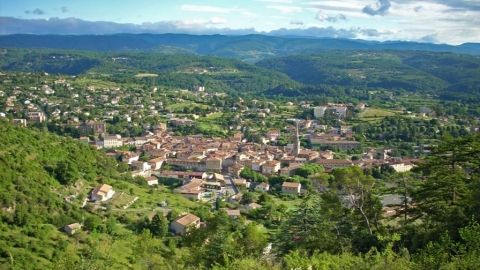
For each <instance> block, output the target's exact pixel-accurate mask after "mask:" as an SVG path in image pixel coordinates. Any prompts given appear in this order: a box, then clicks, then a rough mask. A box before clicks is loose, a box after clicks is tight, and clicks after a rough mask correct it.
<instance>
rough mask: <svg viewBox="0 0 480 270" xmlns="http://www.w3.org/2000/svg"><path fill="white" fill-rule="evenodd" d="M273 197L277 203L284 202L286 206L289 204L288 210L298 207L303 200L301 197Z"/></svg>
mask: <svg viewBox="0 0 480 270" xmlns="http://www.w3.org/2000/svg"><path fill="white" fill-rule="evenodd" d="M272 199H273V202H274V203H275V204H276V205H280V204H284V205H285V206H287V208H288V210H292V209H294V208H296V207H297V206H298V205H299V204H300V203H301V202H302V199H301V198H295V199H292V200H290V199H286V200H282V199H280V198H278V197H273V198H272Z"/></svg>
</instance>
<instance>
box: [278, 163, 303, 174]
mask: <svg viewBox="0 0 480 270" xmlns="http://www.w3.org/2000/svg"><path fill="white" fill-rule="evenodd" d="M302 166H303V164H302V163H290V164H289V165H288V167H285V168H281V169H280V175H282V176H292V175H293V174H294V173H295V171H296V170H297V169H298V168H300V167H302Z"/></svg>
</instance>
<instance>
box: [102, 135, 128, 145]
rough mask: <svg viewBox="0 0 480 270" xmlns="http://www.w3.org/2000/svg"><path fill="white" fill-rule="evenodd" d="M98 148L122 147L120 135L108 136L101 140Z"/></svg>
mask: <svg viewBox="0 0 480 270" xmlns="http://www.w3.org/2000/svg"><path fill="white" fill-rule="evenodd" d="M100 146H102V147H103V148H113V147H120V146H123V141H122V136H120V135H109V136H105V137H104V138H103V141H101V143H100Z"/></svg>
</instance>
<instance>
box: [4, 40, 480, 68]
mask: <svg viewBox="0 0 480 270" xmlns="http://www.w3.org/2000/svg"><path fill="white" fill-rule="evenodd" d="M162 46H171V47H176V48H180V49H186V50H188V51H190V52H192V53H195V54H201V55H214V56H220V57H229V58H236V59H240V60H243V61H247V62H256V61H259V60H262V59H265V58H270V57H276V56H286V55H291V54H297V53H302V54H303V53H315V52H320V51H329V50H373V51H382V50H394V51H430V52H452V53H461V54H473V55H479V54H480V43H464V44H461V45H457V46H454V45H447V44H432V43H420V42H409V41H384V42H379V41H367V40H359V39H346V38H316V37H284V36H270V35H261V34H249V35H220V34H214V35H191V34H173V33H168V34H149V33H143V34H128V33H123V34H108V35H33V34H14V35H2V36H0V47H1V48H52V49H75V50H90V51H132V50H133V51H139V50H140V51H152V50H155V49H158V48H159V47H162Z"/></svg>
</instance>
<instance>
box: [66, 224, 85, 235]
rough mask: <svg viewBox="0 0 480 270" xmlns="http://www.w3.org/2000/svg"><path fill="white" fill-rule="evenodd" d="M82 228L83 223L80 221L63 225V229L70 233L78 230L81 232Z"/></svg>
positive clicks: (72, 233)
mask: <svg viewBox="0 0 480 270" xmlns="http://www.w3.org/2000/svg"><path fill="white" fill-rule="evenodd" d="M81 229H82V224H80V223H72V224H69V225H67V226H65V227H63V230H64V231H65V232H66V233H67V234H68V235H74V234H76V233H77V232H79V231H80V230H81Z"/></svg>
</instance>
